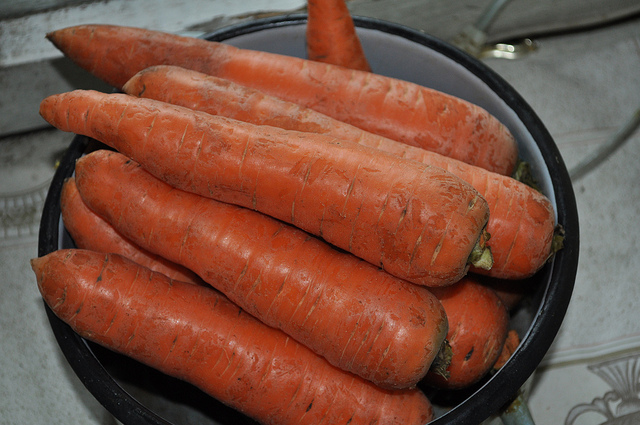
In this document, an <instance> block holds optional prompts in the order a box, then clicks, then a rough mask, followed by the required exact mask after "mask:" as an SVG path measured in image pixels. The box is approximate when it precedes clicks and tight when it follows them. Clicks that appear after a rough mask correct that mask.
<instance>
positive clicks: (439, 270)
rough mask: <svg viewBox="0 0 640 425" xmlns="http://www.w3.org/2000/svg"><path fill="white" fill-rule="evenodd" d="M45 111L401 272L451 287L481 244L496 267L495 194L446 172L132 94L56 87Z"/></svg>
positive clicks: (226, 197)
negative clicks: (489, 234)
mask: <svg viewBox="0 0 640 425" xmlns="http://www.w3.org/2000/svg"><path fill="white" fill-rule="evenodd" d="M41 114H42V116H43V117H44V118H45V119H46V120H47V121H49V122H50V123H51V124H53V125H55V126H56V127H58V128H60V129H61V130H64V131H73V132H75V133H78V134H83V135H86V136H89V137H93V138H95V139H98V140H100V141H102V142H104V143H106V144H108V145H110V146H111V147H113V148H115V149H117V150H118V151H120V152H121V153H123V154H125V155H126V156H128V157H130V158H132V159H134V160H135V161H136V162H139V163H140V164H142V165H143V166H144V167H145V169H147V170H148V171H149V172H150V173H152V174H153V175H155V176H156V177H158V178H160V179H162V180H164V181H166V182H168V183H169V184H171V185H172V186H175V187H178V188H180V189H183V190H187V191H190V192H193V193H197V194H199V195H202V196H206V197H210V198H213V199H216V200H219V201H223V202H227V203H232V204H236V205H240V206H243V207H247V208H251V209H254V210H257V211H260V212H262V213H265V214H267V215H270V216H272V217H275V218H277V219H279V220H283V221H285V222H288V223H291V224H293V225H295V226H297V227H299V228H301V229H303V230H305V231H308V232H310V233H312V234H314V235H317V236H319V237H322V238H323V239H325V240H326V241H327V242H329V243H331V244H333V245H335V246H337V247H339V248H342V249H344V250H346V251H348V252H351V253H353V254H354V255H356V256H358V257H360V258H362V259H364V260H366V261H368V262H370V263H372V264H374V265H376V266H378V267H381V268H383V269H384V270H386V271H388V272H389V273H391V274H393V275H395V276H398V277H400V278H402V279H406V280H409V281H411V282H414V283H417V284H421V285H427V286H438V285H448V284H451V283H452V282H455V281H458V280H459V279H460V278H461V277H462V276H464V275H465V274H466V272H467V270H468V268H469V264H470V261H471V262H473V263H474V264H476V263H475V252H474V251H476V250H477V251H479V252H481V253H484V254H488V255H487V256H488V257H489V264H490V253H489V252H488V251H487V249H486V247H483V244H484V241H483V238H482V236H483V229H484V228H485V225H486V223H487V221H488V217H489V210H488V207H487V204H486V201H485V200H484V199H483V198H482V197H481V196H480V195H479V194H478V192H477V191H476V190H474V189H473V188H472V187H471V186H470V185H468V184H467V183H465V182H463V181H462V180H460V179H459V178H457V177H455V176H454V175H453V174H451V173H448V172H446V171H443V170H441V169H439V168H436V167H430V166H427V165H425V164H420V163H418V162H415V161H408V160H403V159H401V158H398V157H396V156H393V155H388V154H384V153H382V152H380V151H378V150H375V149H371V148H367V147H365V146H361V145H358V144H356V143H352V142H348V141H342V140H338V139H334V138H331V137H327V136H325V135H322V134H315V133H303V132H292V131H286V130H282V129H279V128H275V127H270V126H262V127H261V126H256V125H253V124H249V123H244V122H241V121H236V120H230V119H227V118H224V117H220V116H212V115H209V114H205V113H202V112H196V111H193V110H191V109H188V108H183V107H179V106H175V105H169V104H167V103H164V102H159V101H154V100H150V99H140V98H134V97H132V96H128V95H126V94H104V93H99V92H94V91H83V90H76V91H74V92H69V93H64V94H61V95H53V96H50V97H48V98H47V99H45V100H43V102H42V103H41ZM472 254H473V255H472ZM470 258H471V260H470Z"/></svg>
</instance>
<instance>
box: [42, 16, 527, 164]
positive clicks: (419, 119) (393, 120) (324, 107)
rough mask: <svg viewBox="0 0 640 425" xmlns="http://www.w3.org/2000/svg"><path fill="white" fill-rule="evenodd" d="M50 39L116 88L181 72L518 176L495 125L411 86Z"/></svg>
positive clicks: (118, 43) (137, 37)
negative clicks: (161, 68)
mask: <svg viewBox="0 0 640 425" xmlns="http://www.w3.org/2000/svg"><path fill="white" fill-rule="evenodd" d="M47 38H48V39H49V40H50V41H51V42H52V43H53V44H54V45H55V46H56V47H57V48H58V49H59V50H61V51H62V52H63V53H64V54H65V55H66V56H67V57H69V58H70V59H71V60H73V61H74V62H75V63H76V64H78V65H79V66H81V67H82V68H84V69H86V70H88V71H90V72H91V73H93V74H94V75H95V76H97V77H99V78H101V79H103V80H104V81H106V82H107V83H109V84H111V85H113V86H115V87H117V88H121V87H122V85H124V84H125V83H126V82H127V80H128V79H130V78H131V77H132V76H133V75H134V74H136V73H137V72H138V71H141V70H143V69H145V68H148V67H149V66H152V65H161V64H167V65H169V64H173V65H178V66H182V67H184V68H189V69H193V70H195V71H200V72H203V73H205V74H210V75H215V76H218V77H221V78H226V79H230V80H233V81H235V82H237V83H240V84H244V85H247V86H251V87H254V88H257V89H260V90H263V91H264V92H265V93H267V94H270V95H273V96H276V97H280V98H282V99H284V100H289V101H292V102H295V103H299V104H302V105H305V106H307V107H310V108H313V109H316V110H318V111H320V112H322V113H324V114H326V115H329V116H332V117H333V118H336V119H339V120H341V121H345V122H349V123H350V124H353V125H355V126H356V127H360V128H362V129H364V130H367V131H370V132H372V133H376V134H380V135H383V136H386V137H389V138H391V139H394V140H398V141H401V142H403V143H406V144H409V145H414V146H420V147H423V148H425V149H427V150H432V151H435V152H438V153H441V154H443V155H446V156H451V157H454V158H456V159H459V160H461V161H464V162H469V163H472V164H474V165H478V166H481V167H483V168H487V169H490V170H492V171H495V172H498V173H500V174H506V175H509V174H511V173H512V172H513V170H514V168H515V163H516V160H517V156H518V152H517V146H516V143H515V140H514V138H513V135H512V134H511V133H510V132H509V130H508V129H507V128H506V127H505V126H504V125H502V124H501V123H500V122H499V121H498V120H497V119H496V118H495V117H493V116H492V115H490V114H489V113H488V112H487V111H486V110H484V109H482V108H480V107H478V106H477V105H474V104H472V103H469V102H467V101H464V100H462V99H460V98H457V97H454V96H451V95H448V94H446V93H443V92H440V91H437V90H433V89H430V88H427V87H423V86H420V85H417V84H414V83H411V82H408V81H403V80H398V79H395V78H390V77H387V76H383V75H377V74H374V73H370V72H366V71H357V70H350V69H347V68H344V67H339V66H335V65H329V64H324V63H320V62H316V61H310V60H306V59H301V58H294V57H290V56H284V55H277V54H273V53H265V52H258V51H253V50H248V49H239V48H236V47H233V46H230V45H227V44H223V43H217V42H210V41H207V40H202V39H195V38H189V37H182V36H176V35H172V34H167V33H163V32H158V31H151V30H146V29H141V28H131V27H122V26H110V25H81V26H75V27H69V28H64V29H60V30H57V31H53V32H51V33H49V34H47Z"/></svg>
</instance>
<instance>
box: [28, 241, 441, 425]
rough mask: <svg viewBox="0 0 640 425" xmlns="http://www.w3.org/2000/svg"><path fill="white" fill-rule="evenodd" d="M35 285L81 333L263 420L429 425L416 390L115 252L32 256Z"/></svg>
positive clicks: (424, 404)
mask: <svg viewBox="0 0 640 425" xmlns="http://www.w3.org/2000/svg"><path fill="white" fill-rule="evenodd" d="M31 266H32V268H33V271H34V273H35V275H36V278H37V283H38V288H39V290H40V292H41V294H42V297H43V298H44V300H45V302H46V303H47V304H48V305H49V307H51V309H52V310H53V312H54V313H55V314H56V315H57V316H58V317H59V318H60V319H61V320H63V321H64V322H66V323H68V324H69V325H70V326H71V327H72V328H73V329H74V331H76V332H77V333H78V334H79V335H80V336H82V337H84V338H86V339H89V340H91V341H94V342H96V343H98V344H101V345H103V346H105V347H107V348H109V349H111V350H113V351H116V352H119V353H122V354H125V355H127V356H130V357H132V358H134V359H136V360H138V361H140V362H141V363H144V364H146V365H149V366H151V367H154V368H156V369H158V370H160V371H161V372H163V373H165V374H168V375H170V376H174V377H177V378H179V379H182V380H185V381H187V382H190V383H191V384H194V385H195V386H197V387H198V388H200V389H201V390H203V391H204V392H206V393H207V394H209V395H210V396H212V397H215V398H217V399H219V400H220V401H222V402H223V403H225V404H227V405H229V406H231V407H233V408H235V409H237V410H239V411H241V412H243V413H244V414H246V415H248V416H250V417H253V418H254V419H256V420H258V421H260V422H261V423H263V424H279V425H288V424H314V425H315V424H319V423H327V424H337V423H349V424H351V425H355V424H373V423H376V424H389V425H391V424H399V425H400V424H416V425H418V424H420V425H421V424H424V423H426V422H428V421H430V420H431V418H432V417H433V410H432V406H431V404H430V402H429V400H428V399H427V398H426V397H425V396H424V394H423V393H421V392H420V391H419V390H417V389H412V390H398V391H388V390H383V389H381V388H379V387H377V386H375V385H373V384H372V383H370V382H368V381H366V380H364V379H361V378H359V377H356V376H355V375H352V374H350V373H347V372H344V371H342V370H340V369H338V368H336V367H333V366H331V365H330V364H329V363H328V362H327V361H326V360H324V359H323V358H321V357H320V356H318V355H316V354H314V353H313V352H311V351H310V350H309V349H307V348H306V347H304V346H303V345H301V344H298V343H296V342H295V341H293V340H291V339H290V338H289V337H288V336H287V335H285V334H284V333H283V332H281V331H279V330H277V329H273V328H270V327H268V326H265V325H264V324H262V323H261V322H259V321H258V320H256V319H255V318H253V317H252V316H251V315H249V314H247V313H245V312H244V311H243V310H242V309H240V308H239V307H238V306H236V305H234V304H233V303H231V302H230V301H229V300H228V299H227V298H225V297H224V296H222V295H221V294H219V293H218V292H217V291H215V290H213V289H211V288H209V287H204V286H198V285H192V284H189V283H185V282H180V281H177V280H171V279H169V278H168V277H166V276H164V275H162V274H161V273H158V272H153V271H151V270H149V269H147V268H145V267H142V266H139V265H137V264H136V263H134V262H132V261H130V260H128V259H126V258H125V257H122V256H119V255H116V254H101V253H97V252H93V251H87V250H75V249H71V250H59V251H55V252H53V253H50V254H48V255H46V256H44V257H40V258H37V259H33V260H32V261H31Z"/></svg>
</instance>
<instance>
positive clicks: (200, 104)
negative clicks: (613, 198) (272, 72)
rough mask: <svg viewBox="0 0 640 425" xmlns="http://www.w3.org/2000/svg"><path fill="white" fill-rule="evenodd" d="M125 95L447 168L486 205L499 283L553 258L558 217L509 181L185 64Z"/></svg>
mask: <svg viewBox="0 0 640 425" xmlns="http://www.w3.org/2000/svg"><path fill="white" fill-rule="evenodd" d="M123 90H124V91H125V92H126V93H129V94H132V95H135V96H140V97H145V98H150V99H156V100H161V101H164V102H169V103H173V104H176V105H180V106H184V107H187V108H191V109H194V110H199V111H203V112H207V113H210V114H214V115H223V116H226V117H229V118H233V119H237V120H241V121H246V122H251V123H253V124H259V125H271V126H276V127H281V128H284V129H287V130H296V131H307V132H315V133H322V134H326V135H330V136H333V137H336V138H340V139H344V140H352V141H354V142H357V143H360V144H363V145H365V146H369V147H373V148H376V149H380V150H383V151H386V152H388V153H392V154H394V155H397V156H399V157H401V158H405V159H411V160H415V161H419V162H423V163H425V164H429V165H432V166H436V167H440V168H443V169H445V170H447V171H450V172H452V173H453V174H455V175H457V176H458V177H460V178H462V179H463V180H465V181H466V182H468V183H470V184H471V185H473V186H474V188H475V189H477V190H478V192H479V193H480V194H481V195H482V196H483V197H484V198H485V199H486V201H487V204H488V205H489V211H490V216H489V223H488V224H487V231H488V232H489V234H491V235H492V237H491V240H490V245H491V251H492V253H493V266H492V267H491V269H489V270H478V269H475V270H474V271H476V272H479V273H482V274H486V275H490V276H495V277H499V278H501V279H523V278H526V277H529V276H531V275H533V274H534V273H535V272H536V271H538V270H539V269H540V268H541V267H542V266H543V265H544V263H545V262H546V260H547V259H548V258H549V256H550V255H551V243H552V240H553V235H554V230H555V212H554V209H553V206H552V205H551V202H550V201H549V199H548V198H547V197H546V196H544V195H542V194H541V193H540V192H538V191H536V190H535V189H533V188H531V187H529V186H527V185H526V184H524V183H521V182H518V181H516V180H514V179H512V178H511V177H508V176H503V175H501V174H497V173H493V172H491V171H488V170H485V169H483V168H480V167H475V166H473V165H469V164H466V163H464V162H461V161H458V160H455V159H452V158H448V157H445V156H443V155H439V154H437V153H435V152H430V151H427V150H424V149H421V148H417V147H414V146H408V145H406V144H403V143H400V142H397V141H395V140H391V139H388V138H385V137H383V136H379V135H376V134H373V133H369V132H366V131H363V130H361V129H359V128H357V127H354V126H352V125H349V124H347V123H343V122H341V121H338V120H335V119H333V118H331V117H328V116H326V115H324V114H321V113H319V112H317V111H314V110H312V109H309V108H305V107H303V106H300V105H297V104H295V103H292V102H287V101H284V100H281V99H278V98H275V97H273V96H269V95H266V94H264V93H263V92H261V91H259V90H255V89H251V88H249V87H245V86H242V85H238V84H235V83H233V82H231V81H228V80H225V79H221V78H217V77H212V76H208V75H206V74H203V73H199V72H196V71H192V70H188V69H185V68H181V67H176V66H169V65H159V66H153V67H150V68H147V69H145V70H143V71H140V72H139V73H137V74H136V75H134V76H133V77H132V78H131V79H130V80H129V81H127V83H126V84H125V85H124V86H123Z"/></svg>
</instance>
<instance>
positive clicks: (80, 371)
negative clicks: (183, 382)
mask: <svg viewBox="0 0 640 425" xmlns="http://www.w3.org/2000/svg"><path fill="white" fill-rule="evenodd" d="M353 20H354V22H355V24H356V26H357V27H358V28H365V29H372V30H378V31H382V32H385V33H387V34H390V35H395V36H399V37H402V38H404V39H406V40H408V41H411V42H414V43H417V44H421V45H423V46H425V47H427V48H429V49H432V50H434V51H436V52H437V53H439V54H442V55H443V56H445V57H447V58H449V59H451V60H453V61H455V62H457V63H458V64H459V65H461V66H463V67H464V68H466V69H467V70H468V71H469V72H471V73H472V74H474V75H475V76H476V77H478V78H479V79H480V80H482V81H483V82H484V83H485V84H487V85H488V86H489V87H490V88H491V90H492V91H494V92H495V93H496V94H497V95H498V96H499V97H500V98H501V99H502V100H503V101H504V102H505V103H506V104H507V105H508V106H509V108H511V109H512V110H513V111H514V112H515V113H516V114H517V117H518V118H519V119H520V120H521V121H522V123H523V125H524V126H525V128H526V129H527V131H529V132H530V134H531V136H532V138H533V139H534V141H535V142H536V144H537V147H538V149H540V151H541V154H542V157H543V159H544V161H545V166H546V167H547V169H548V171H549V174H550V178H551V183H552V186H553V189H554V198H555V199H554V200H555V203H556V213H557V218H558V223H560V224H561V225H562V226H563V228H564V230H565V232H566V233H565V240H564V247H563V249H562V250H560V251H559V252H557V253H556V254H555V255H554V257H553V258H552V259H551V260H550V261H549V262H548V263H547V264H546V265H545V266H544V267H543V269H542V270H541V271H539V272H538V273H539V274H540V275H543V276H544V281H545V282H547V284H546V287H545V288H544V291H543V292H542V293H541V294H540V295H539V298H540V305H539V307H538V309H537V311H536V313H535V315H534V318H533V322H532V323H531V325H530V326H529V329H528V331H527V332H526V334H525V335H524V336H523V337H522V340H521V344H520V346H519V347H518V348H517V350H516V351H515V352H514V353H513V355H512V357H511V358H510V359H509V361H508V362H507V363H506V364H505V365H504V366H503V367H502V368H501V369H500V371H498V372H497V373H495V374H494V375H493V376H491V377H489V378H488V379H486V380H484V381H483V382H482V383H481V385H479V386H478V387H474V388H473V389H472V390H471V391H469V392H468V393H466V394H465V395H464V397H465V398H464V399H463V400H464V401H463V402H462V403H461V404H459V405H458V406H456V407H454V408H453V409H451V410H450V411H448V412H446V413H444V414H443V415H442V416H440V417H438V418H437V419H434V420H433V421H432V422H429V424H432V425H444V424H460V425H462V424H474V425H475V424H478V423H479V422H482V421H483V420H485V419H487V418H488V417H490V416H491V415H492V414H494V413H496V412H498V411H499V410H500V409H502V408H503V407H504V406H505V405H507V404H508V403H509V402H510V401H511V400H512V399H513V398H514V397H515V396H516V395H517V393H518V392H519V390H520V388H521V386H522V385H523V384H524V383H525V381H526V380H527V379H528V378H529V377H530V376H531V375H532V374H533V373H534V371H535V369H536V368H537V366H538V365H539V364H540V362H541V361H542V359H543V357H544V356H545V355H546V353H547V351H548V349H549V348H550V346H551V344H552V342H553V340H554V339H555V337H556V335H557V333H558V330H559V328H560V325H561V323H562V321H563V319H564V316H565V313H566V310H567V308H568V305H569V301H570V298H571V294H572V291H573V287H574V282H575V277H576V273H577V265H578V252H579V226H578V212H577V206H576V201H575V196H574V192H573V186H572V183H571V180H570V177H569V173H568V171H567V169H566V166H565V165H564V162H563V160H562V157H561V155H560V152H559V151H558V148H557V146H556V145H555V142H554V141H553V139H552V137H551V135H550V134H549V133H548V131H547V130H546V128H545V126H544V125H543V123H542V122H541V120H540V119H539V117H538V116H537V115H536V113H535V112H534V111H533V110H532V108H531V107H530V106H529V105H528V104H527V102H526V101H525V100H524V99H523V98H522V97H521V96H520V95H519V94H518V93H517V92H516V91H515V89H514V88H513V87H511V85H510V84H509V83H507V82H506V81H505V80H504V79H503V78H502V77H500V76H499V75H498V74H496V73H495V72H494V71H493V70H491V69H490V68H488V67H487V66H486V65H484V64H483V63H482V62H480V61H478V60H477V59H475V58H473V57H472V56H470V55H468V54H466V53H464V52H463V51H461V50H459V49H457V48H456V47H454V46H452V45H450V44H448V43H447V42H445V41H443V40H440V39H438V38H436V37H433V36H431V35H429V34H426V33H424V32H421V31H418V30H415V29H412V28H409V27H406V26H403V25H400V24H396V23H392V22H389V21H384V20H380V19H375V18H369V17H361V16H353ZM304 24H306V14H289V15H279V16H274V17H269V18H262V19H258V20H254V21H249V22H243V23H239V24H235V25H231V26H228V27H224V28H220V29H219V30H216V31H214V32H211V33H207V34H205V35H204V36H203V37H202V38H205V39H207V40H211V41H221V42H223V41H225V40H227V39H230V38H233V37H236V36H239V35H244V34H249V33H254V32H258V31H262V30H268V29H273V28H277V27H282V26H291V25H304ZM89 143H90V139H88V138H86V137H84V136H75V137H74V139H73V141H72V143H71V145H70V146H69V148H68V149H67V151H66V152H65V155H64V156H63V158H62V159H61V162H60V166H59V168H58V169H57V170H56V173H55V175H54V177H53V179H52V182H51V186H50V188H49V191H48V193H47V197H46V200H45V204H44V207H43V212H42V217H41V222H40V232H39V237H38V256H43V255H46V254H48V253H50V252H52V251H55V250H56V249H58V247H59V240H60V229H59V226H60V216H61V210H60V205H59V199H60V193H61V190H62V185H63V183H64V181H65V179H66V178H67V177H69V176H71V175H72V174H73V168H74V165H75V160H76V159H77V158H78V157H79V156H80V155H82V153H83V152H85V150H86V148H87V146H88V144H89ZM44 306H45V310H46V313H47V317H48V319H49V322H50V325H51V327H52V330H53V332H54V335H55V338H56V340H57V342H58V345H59V346H60V348H61V350H62V352H63V354H64V356H65V357H66V359H67V361H68V362H69V364H70V365H71V367H72V369H73V370H74V372H75V373H76V374H77V375H78V377H79V378H80V380H81V381H82V383H83V384H84V385H85V387H86V388H87V389H88V390H89V391H90V392H91V393H92V394H93V395H94V397H95V398H96V399H97V400H98V401H99V402H100V403H101V404H102V405H103V406H104V407H105V408H106V409H107V410H108V411H109V412H110V413H111V414H113V415H114V416H115V417H116V418H117V419H118V420H120V421H121V422H122V423H124V424H129V423H132V424H133V423H135V424H149V425H151V424H154V425H171V422H168V421H167V420H165V419H163V418H162V417H160V416H159V415H157V414H155V413H154V412H152V411H150V410H149V409H148V408H147V407H145V406H144V405H143V404H142V403H140V402H139V401H138V400H137V399H135V398H134V397H132V396H131V395H130V394H129V393H128V392H127V391H126V390H124V389H123V388H122V387H121V385H120V384H119V383H118V382H117V381H116V380H115V379H114V377H113V376H112V375H111V374H110V373H109V372H108V371H107V369H106V368H105V367H104V365H103V364H102V363H101V362H100V360H99V359H98V358H97V357H96V355H95V353H94V352H93V350H92V349H91V347H90V346H89V345H88V342H87V341H86V340H85V339H84V338H82V337H80V336H79V335H78V334H76V333H75V332H74V331H73V330H72V329H71V327H70V326H69V325H67V324H66V323H64V322H63V321H62V320H60V319H59V318H58V317H57V316H55V314H54V313H53V312H52V311H51V309H50V308H49V307H48V306H47V305H46V304H45V305H44Z"/></svg>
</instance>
